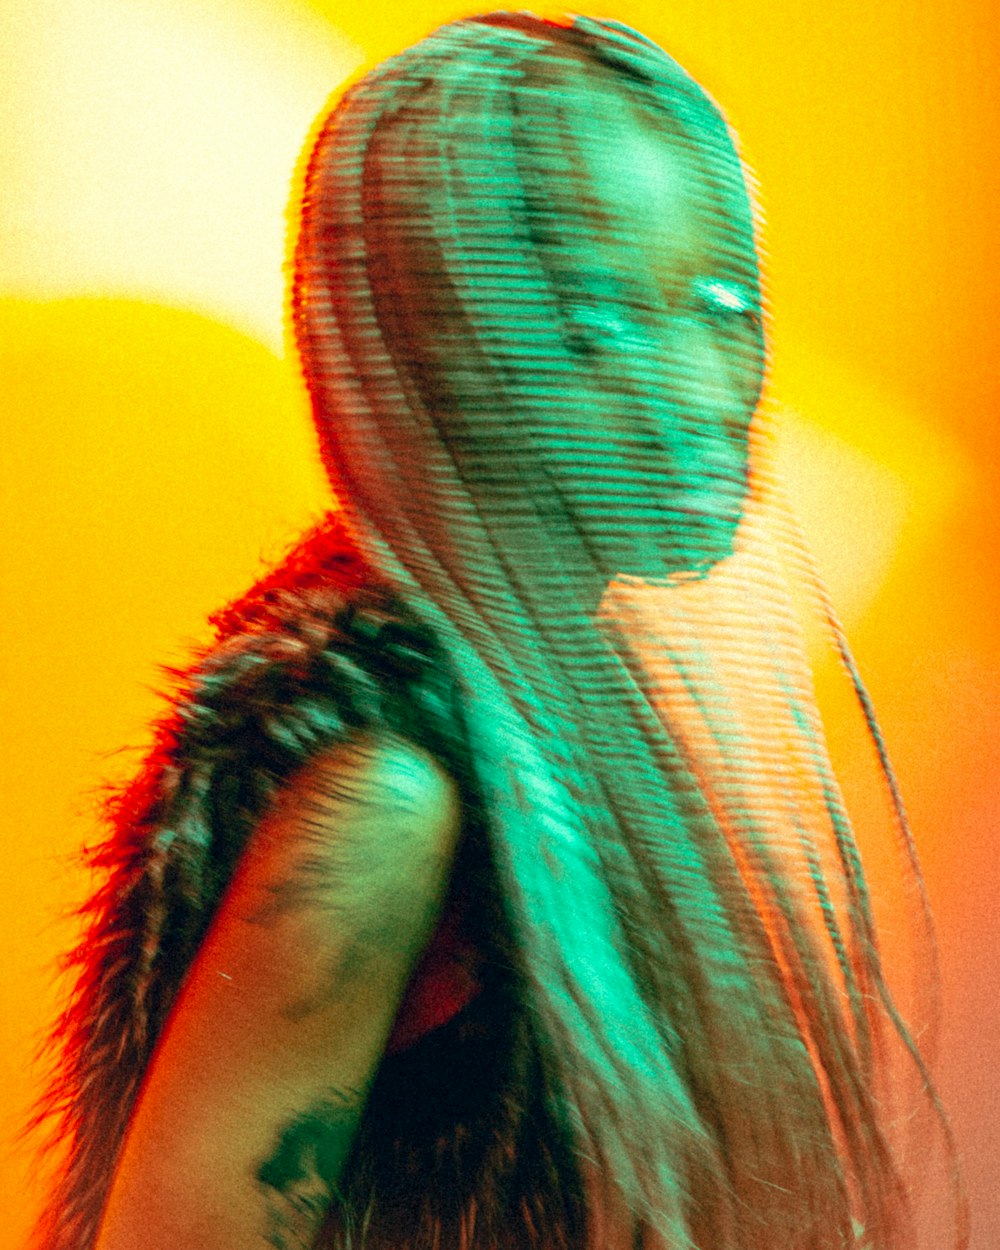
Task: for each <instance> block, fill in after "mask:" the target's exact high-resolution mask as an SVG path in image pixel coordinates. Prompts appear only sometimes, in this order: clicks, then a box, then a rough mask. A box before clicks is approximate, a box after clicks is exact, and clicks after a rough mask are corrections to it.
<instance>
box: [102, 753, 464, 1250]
mask: <svg viewBox="0 0 1000 1250" xmlns="http://www.w3.org/2000/svg"><path fill="white" fill-rule="evenodd" d="M460 825H461V811H460V801H459V796H458V793H457V788H456V786H455V784H454V782H453V781H452V779H451V778H450V777H449V776H448V775H447V773H446V772H445V771H444V770H443V768H442V767H441V766H440V764H438V763H437V762H436V761H435V760H434V759H433V758H432V757H431V756H430V755H429V754H428V753H427V752H424V751H422V750H421V749H419V748H417V747H415V746H413V745H412V744H409V743H406V742H404V741H402V740H401V739H396V738H388V737H384V736H379V737H374V736H360V735H359V736H357V737H355V738H354V739H352V740H351V742H349V743H347V744H343V745H338V746H337V747H336V748H334V749H333V750H331V751H329V752H327V753H326V754H324V755H321V756H320V757H319V758H317V759H315V760H314V761H313V762H312V763H310V764H309V765H307V766H306V767H305V768H303V769H302V770H301V771H300V772H299V773H298V774H296V776H295V777H294V778H293V779H292V780H291V782H290V783H289V784H288V785H287V786H286V787H284V789H283V790H282V791H281V793H280V794H279V795H278V798H277V800H276V802H275V803H274V805H273V807H272V808H271V809H270V810H269V812H268V813H267V815H266V816H265V817H264V818H263V819H262V820H261V822H260V823H259V825H258V827H257V828H256V829H255V831H254V833H253V835H252V836H251V839H250V841H249V843H248V846H247V848H246V850H245V852H244V854H243V857H242V858H241V860H240V863H239V865H238V868H237V871H236V873H235V875H234V877H233V880H232V882H231V884H230V886H229V889H228V890H227V892H226V894H225V895H224V897H223V900H222V902H221V904H220V907H219V910H218V912H217V914H216V916H215V919H214V921H213V923H212V926H211V928H210V929H209V932H208V934H207V935H206V938H205V940H204V942H203V943H202V946H201V948H200V950H199V952H198V955H197V957H196V959H195V961H194V963H193V964H192V967H191V970H190V972H189V974H188V977H187V979H186V981H185V984H184V986H183V988H182V991H181V993H180V995H179V997H178V1000H177V1002H176V1004H175V1006H174V1008H173V1010H172V1012H171V1016H170V1019H169V1020H168V1022H167V1026H166V1028H165V1030H164V1034H163V1036H162V1038H161V1040H160V1043H159V1045H158V1047H157V1050H156V1053H155V1055H154V1057H153V1061H152V1063H151V1065H150V1070H149V1072H148V1074H147V1079H146V1082H145V1084H144V1087H143V1089H142V1092H141V1094H140V1097H139V1100H138V1102H137V1105H136V1109H135V1112H134V1115H133V1118H132V1123H131V1125H130V1130H129V1133H128V1136H127V1138H126V1142H125V1146H124V1149H123V1151H122V1156H121V1159H120V1161H119V1167H118V1170H117V1173H116V1175H115V1179H114V1183H113V1186H112V1191H111V1197H110V1201H109V1204H108V1208H107V1211H106V1214H105V1221H104V1224H103V1226H102V1233H101V1237H100V1238H99V1242H98V1250H125V1248H126V1247H131V1246H132V1245H134V1244H136V1240H135V1239H136V1237H137V1236H138V1235H139V1233H140V1232H141V1240H142V1242H143V1244H144V1245H145V1246H147V1247H148V1250H157V1247H158V1246H160V1245H162V1246H163V1247H166V1246H168V1245H169V1246H170V1248H171V1250H196V1248H197V1250H201V1247H203V1246H206V1245H211V1246H212V1247H213V1250H230V1247H231V1248H232V1250H236V1247H239V1250H253V1248H254V1247H257V1246H260V1247H261V1248H262V1250H263V1247H265V1246H267V1245H276V1244H280V1245H287V1246H288V1247H292V1246H297V1245H300V1244H301V1245H302V1246H307V1245H308V1244H309V1240H308V1239H306V1232H307V1230H308V1228H309V1227H312V1228H313V1231H315V1227H314V1226H315V1225H318V1222H319V1220H320V1219H321V1217H322V1212H323V1211H324V1210H325V1207H326V1206H327V1205H328V1204H329V1201H330V1198H331V1195H332V1192H333V1186H334V1183H335V1180H336V1176H337V1174H338V1172H339V1167H340V1165H341V1163H342V1162H343V1158H344V1156H345V1155H346V1152H347V1150H348V1148H349V1146H350V1142H351V1139H352V1136H353V1131H354V1128H355V1127H356V1124H357V1120H358V1118H359V1116H360V1114H361V1110H362V1108H363V1103H364V1094H365V1090H366V1088H367V1086H368V1084H369V1082H370V1080H371V1078H372V1076H373V1074H374V1071H375V1069H376V1067H377V1066H378V1062H379V1060H380V1058H381V1054H382V1051H383V1048H384V1046H385V1042H386V1039H387V1037H388V1035H389V1033H390V1031H391V1028H392V1024H393V1020H394V1017H395V1014H396V1011H397V1008H398V1006H399V1002H400V1000H401V997H402V994H403V991H404V989H405V987H406V983H407V980H408V978H409V975H410V973H411V972H412V970H413V967H414V965H415V963H416V961H417V959H418V958H419V956H420V954H421V952H422V951H423V949H424V947H425V946H426V944H427V942H428V940H429V939H430V937H431V934H432V933H433V930H434V926H435V922H436V920H437V917H438V915H439V912H440V908H441V904H442V901H443V898H444V894H445V890H446V888H447V884H448V880H449V877H450V872H451V865H452V862H453V858H454V852H455V849H456V846H457V841H458V835H459V831H460ZM295 1221H299V1223H300V1224H301V1225H302V1228H301V1229H300V1230H299V1232H298V1233H296V1232H295V1230H294V1228H293V1225H294V1223H295ZM282 1222H286V1223H288V1229H287V1230H286V1231H285V1232H283V1233H281V1234H280V1235H281V1236H283V1237H284V1238H285V1239H284V1240H276V1238H277V1237H278V1236H279V1233H278V1231H277V1229H278V1225H279V1224H281V1223H282ZM151 1230H154V1231H153V1235H152V1239H151ZM296 1236H300V1237H302V1238H303V1240H301V1241H297V1240H296V1239H295V1238H296Z"/></svg>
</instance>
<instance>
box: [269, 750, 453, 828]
mask: <svg viewBox="0 0 1000 1250" xmlns="http://www.w3.org/2000/svg"><path fill="white" fill-rule="evenodd" d="M460 808H461V797H460V794H459V789H458V786H457V784H456V782H455V780H454V778H453V777H452V776H451V774H450V773H449V772H448V771H447V769H446V768H445V767H444V765H443V764H442V763H441V762H440V761H439V760H438V759H437V758H436V757H435V756H434V755H432V754H431V752H430V751H428V750H426V749H425V748H423V747H421V746H418V745H417V744H416V743H414V742H411V741H409V740H408V739H405V738H401V737H399V736H397V735H395V734H390V733H388V732H378V733H375V732H364V733H361V732H359V733H356V734H354V735H352V736H351V737H350V738H349V739H347V740H346V741H343V742H340V743H337V744H336V745H334V746H332V747H329V748H327V749H325V750H323V751H321V752H320V753H319V754H317V755H316V756H314V757H313V758H312V759H311V760H310V761H309V762H308V763H307V764H305V765H304V766H303V767H302V768H301V769H299V770H298V771H297V772H296V773H295V774H293V776H292V777H291V778H290V779H289V781H288V782H287V783H286V785H285V786H284V787H283V788H282V790H281V791H280V792H279V794H278V796H277V801H276V809H277V810H278V811H280V812H282V813H284V814H286V815H289V814H291V813H294V812H298V813H300V814H301V815H305V816H308V817H312V818H313V819H314V820H315V821H316V822H317V823H319V824H323V823H328V824H329V823H330V822H332V825H331V828H333V827H336V828H337V829H339V830H343V829H344V828H346V827H358V826H362V825H364V824H366V823H368V822H370V821H371V820H373V819H374V820H377V821H380V822H384V823H388V824H394V825H397V826H398V825H399V824H404V825H405V826H406V828H408V829H410V830H413V831H414V832H416V831H418V830H422V831H423V832H425V833H426V834H428V835H432V834H434V833H435V831H436V832H438V833H440V834H444V833H445V832H446V831H447V830H449V829H450V828H451V827H452V826H453V825H454V823H455V821H456V818H457V817H458V816H459V813H460Z"/></svg>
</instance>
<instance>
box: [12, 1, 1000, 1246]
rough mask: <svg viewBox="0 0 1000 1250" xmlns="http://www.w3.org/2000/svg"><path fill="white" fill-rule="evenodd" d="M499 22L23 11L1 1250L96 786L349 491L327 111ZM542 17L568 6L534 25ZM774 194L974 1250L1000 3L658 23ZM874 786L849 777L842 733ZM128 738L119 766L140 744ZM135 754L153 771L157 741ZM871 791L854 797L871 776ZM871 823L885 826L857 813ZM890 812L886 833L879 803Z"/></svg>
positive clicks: (990, 1118) (162, 4) (15, 68)
mask: <svg viewBox="0 0 1000 1250" xmlns="http://www.w3.org/2000/svg"><path fill="white" fill-rule="evenodd" d="M474 11H476V10H475V9H469V8H461V7H450V6H446V5H430V4H427V3H426V2H420V0H406V2H405V3H395V4H392V5H385V6H376V7H375V9H374V12H373V11H372V6H370V5H368V4H367V3H365V4H362V3H360V2H359V0H354V2H353V3H352V2H350V0H348V2H346V3H344V2H342V3H338V4H337V5H333V4H329V3H327V4H324V3H320V2H319V0H316V2H314V3H309V2H307V0H6V3H5V5H4V6H3V7H2V8H0V51H2V53H3V72H2V74H0V187H2V188H3V190H2V193H0V379H2V388H3V418H2V424H0V438H2V445H3V464H2V490H3V505H4V506H3V518H4V526H3V533H2V535H0V538H2V556H0V560H2V563H0V578H2V593H3V604H4V611H3V613H2V619H0V631H2V636H0V665H2V694H3V698H4V707H3V715H2V719H0V724H2V732H3V734H4V737H5V741H4V742H3V745H2V752H0V760H2V761H3V776H2V781H3V785H2V793H3V800H4V801H3V805H2V820H3V847H4V855H3V861H2V862H3V868H2V878H0V897H2V905H3V928H2V932H3V936H4V939H5V945H6V959H5V975H4V977H3V978H2V980H0V1082H2V1090H3V1092H2V1094H0V1117H2V1118H0V1151H2V1153H0V1204H2V1208H0V1213H2V1216H3V1218H2V1219H0V1250H8V1248H10V1250H13V1248H14V1247H19V1246H21V1245H22V1243H23V1239H24V1236H25V1233H26V1230H27V1227H28V1223H29V1220H30V1216H31V1213H32V1210H33V1208H34V1204H35V1203H36V1202H37V1194H38V1180H37V1178H35V1177H33V1176H32V1172H31V1164H30V1156H29V1155H28V1154H27V1153H26V1152H25V1151H24V1150H23V1149H19V1148H17V1147H15V1146H13V1145H8V1143H12V1142H13V1137H14V1128H15V1126H16V1124H17V1123H18V1122H19V1119H20V1117H22V1116H23V1112H24V1107H25V1105H26V1102H27V1100H28V1098H29V1097H30V1094H31V1092H32V1090H33V1087H34V1084H33V1081H34V1078H33V1076H32V1073H31V1070H30V1068H29V1055H30V1050H31V1045H32V1043H33V1041H34V1040H35V1039H36V1037H37V1035H38V1033H39V1030H40V1029H41V1028H42V1026H43V1024H44V1022H45V1020H46V1019H47V1017H48V1016H49V1015H50V1013H51V1011H52V1005H53V1003H54V1001H55V997H54V988H53V985H52V978H51V973H50V964H51V961H52V959H53V957H54V955H55V954H56V952H57V951H59V950H60V949H63V948H65V946H66V944H67V942H68V941H69V939H70V937H71V934H72V926H71V925H70V924H69V923H68V922H66V921H64V920H60V919H59V914H60V911H61V909H64V908H65V907H66V906H68V905H69V904H70V903H72V902H73V901H74V900H76V899H79V898H80V897H81V894H82V893H83V891H84V890H85V888H86V881H85V880H84V878H83V875H82V873H81V872H80V870H79V869H78V868H76V867H75V866H74V861H73V856H74V854H75V852H76V849H77V847H78V846H79V845H80V843H81V842H82V841H83V840H84V839H85V838H90V837H92V836H93V834H94V830H95V824H94V811H95V806H96V802H97V799H98V798H99V788H100V785H101V783H102V781H105V780H116V779H118V778H120V777H122V776H124V775H126V774H127V773H128V772H129V771H130V769H131V768H132V767H134V764H135V761H136V759H137V752H138V750H139V749H141V748H142V747H143V746H144V745H145V743H146V740H147V739H146V733H147V729H146V726H147V723H148V721H149V718H150V717H151V715H152V714H153V713H154V712H156V711H157V710H159V708H160V706H161V704H160V701H159V700H158V698H157V696H156V694H155V692H154V691H155V688H156V687H157V686H162V685H163V679H162V674H160V672H159V670H158V667H157V666H158V665H159V664H162V663H171V662H174V663H176V662H182V661H183V659H184V658H185V655H186V647H187V645H188V643H190V642H193V641H196V640H200V639H202V638H204V637H206V636H207V635H206V628H205V615H206V613H207V612H209V611H211V610H213V609H214V608H216V607H218V606H219V605H220V603H221V602H222V601H223V600H224V599H226V598H228V597H230V596H232V595H235V594H236V593H238V592H239V591H240V590H241V589H243V588H244V587H245V585H246V584H247V583H248V581H249V580H250V579H251V578H252V577H253V575H254V573H255V571H256V570H257V569H258V567H259V563H260V561H261V559H268V558H271V557H274V556H276V555H277V554H278V553H280V551H281V550H282V549H283V547H284V545H285V544H286V543H287V542H288V541H289V540H290V539H291V538H292V537H293V536H294V535H295V533H296V532H298V531H299V530H300V529H301V528H302V527H303V526H304V525H305V524H306V523H308V521H309V520H311V519H312V518H313V517H314V516H315V515H316V513H317V512H318V511H319V510H320V509H322V508H323V507H325V506H326V503H327V497H326V494H325V490H324V482H323V478H322V474H321V472H320V468H319V463H318V459H317V457H316V453H315V451H314V447H313V442H312V438H311V431H310V429H309V426H308V422H307V417H306V412H305V407H304V403H303V399H302V395H301V393H300V390H299V387H298V383H297V379H296V375H295V372H294V368H293V366H292V364H291V362H289V361H287V360H286V359H285V344H284V334H283V312H282V309H283V275H282V263H283V258H284V253H285V229H286V226H285V201H286V199H287V195H288V189H289V186H290V180H291V175H292V170H293V167H294V165H295V162H296V159H297V157H298V152H299V148H300V146H301V144H302V142H303V140H304V138H305V136H306V133H307V131H308V130H309V128H310V126H311V124H312V122H313V119H314V117H315V115H316V114H317V113H318V111H319V110H320V109H321V107H322V106H323V103H324V100H325V99H326V97H327V95H328V94H329V93H330V92H331V91H332V90H333V89H334V88H335V87H336V85H337V84H338V82H339V81H341V80H342V79H343V78H344V77H345V76H346V75H347V74H349V73H351V72H352V71H354V70H355V69H356V68H357V66H358V65H360V64H361V63H362V62H364V61H371V60H378V59H380V58H381V57H382V56H384V55H386V54H388V53H390V52H392V51H395V50H397V49H398V48H400V47H402V46H404V45H405V44H407V43H409V42H412V41H413V40H414V39H416V38H418V37H420V36H421V35H422V34H424V33H426V32H427V31H428V30H429V29H430V28H431V27H433V26H435V25H437V24H439V23H440V22H442V21H445V20H448V19H450V18H452V17H456V16H459V15H460V14H462V13H464V12H474ZM535 11H536V12H543V11H551V12H557V11H558V10H555V9H552V10H546V9H540V8H537V7H536V9H535ZM590 11H591V12H593V13H594V14H596V15H598V16H614V17H617V18H619V19H620V20H623V21H625V22H628V23H629V24H631V25H633V26H636V27H637V28H639V29H640V30H643V31H644V32H646V33H647V34H649V35H650V36H652V37H653V38H654V39H656V40H657V41H659V42H660V43H662V44H663V45H664V46H665V47H666V48H667V49H668V50H669V51H671V53H672V54H673V55H674V56H675V57H676V58H677V59H678V60H680V61H681V62H682V64H684V65H685V66H686V67H687V68H688V69H689V70H690V71H691V72H692V73H693V74H694V75H695V77H697V78H698V79H699V80H700V81H701V82H702V83H703V84H704V85H705V86H706V87H707V88H708V89H709V90H710V91H711V92H712V94H713V95H714V96H715V97H716V98H717V99H718V100H719V101H720V102H722V104H723V105H724V107H725V109H726V111H727V113H728V115H729V116H730V119H731V120H732V121H733V123H734V125H735V126H736V128H737V129H738V131H739V132H740V134H741V137H742V140H743V145H744V152H745V155H746V156H747V158H748V159H749V161H750V162H751V164H752V165H753V166H754V168H755V169H756V171H757V173H758V176H759V178H760V182H761V185H762V188H763V204H764V209H765V213H766V242H767V245H768V250H769V259H768V276H769V283H770V291H771V298H772V302H773V305H774V310H775V324H774V372H773V389H774V394H775V396H776V398H777V399H778V400H779V401H780V402H781V403H782V404H783V405H784V406H785V408H786V410H787V418H786V422H785V434H784V438H783V443H782V456H783V461H784V465H785V469H786V472H787V474H788V478H789V482H790V488H791V493H792V496H793V499H794V501H795V503H796V505H797V507H798V509H799V511H800V513H801V515H802V516H803V519H804V523H805V528H806V530H807V533H808V536H809V538H810V541H811V543H812V545H813V547H814V549H815V550H816V552H817V555H818V558H819V563H820V565H821V568H822V569H823V571H824V573H825V574H826V576H827V579H828V581H829V583H830V586H831V589H832V592H833V597H834V600H835V602H836V603H837V605H838V607H839V608H840V609H841V611H842V614H843V616H844V617H845V619H846V622H847V625H848V627H849V633H850V636H851V639H852V643H853V645H854V649H855V653H856V655H857V658H858V661H859V664H860V666H861V668H862V672H863V673H864V675H865V677H866V679H867V681H868V683H869V687H870V689H871V692H872V695H873V698H874V700H875V704H876V708H877V709H878V712H879V716H880V719H881V722H882V725H883V728H884V732H885V735H886V738H887V740H888V744H889V748H890V751H891V753H892V756H893V758H894V761H895V763H896V767H897V770H898V772H899V775H900V780H901V783H902V786H903V791H904V794H905V795H906V797H907V800H908V805H909V809H910V814H911V817H912V821H913V825H914V828H915V831H916V836H917V839H918V842H919V845H920V848H921V852H922V854H923V858H924V866H925V870H926V873H927V877H928V884H929V888H930V892H931V897H932V900H933V902H934V904H935V907H936V910H937V916H938V924H939V929H940V937H941V945H942V956H943V972H944V996H945V1009H946V1024H947V1029H946V1035H945V1042H946V1048H945V1053H944V1056H943V1059H942V1063H941V1067H940V1074H941V1082H942V1086H943V1089H944V1093H945V1096H946V1099H947V1101H948V1104H949V1106H950V1109H951V1112H952V1116H953V1119H954V1122H955V1126H956V1130H957V1133H958V1137H959V1142H960V1145H961V1147H962V1149H963V1151H964V1153H965V1162H966V1173H967V1180H968V1183H969V1187H970V1191H971V1195H972V1200H973V1208H974V1243H973V1244H974V1247H975V1250H990V1248H991V1247H993V1246H994V1245H997V1244H1000V1205H998V1200H997V1197H996V1193H997V1187H996V1183H995V1170H996V1163H997V1160H998V1158H1000V1149H998V1147H1000V1129H998V1125H1000V1082H998V1078H997V1076H996V1070H997V1050H996V1044H995V1040H994V1039H995V1038H996V1037H997V1036H998V1034H1000V995H998V994H997V992H996V988H995V983H996V978H995V971H994V970H995V968H996V967H997V965H998V959H1000V923H998V920H997V907H996V905H995V899H996V897H997V883H996V863H997V858H998V855H997V848H998V846H1000V750H998V748H1000V663H998V661H1000V646H998V631H997V628H996V616H997V607H998V603H1000V594H998V590H1000V577H998V573H997V569H996V562H997V553H998V544H997V537H998V531H1000V525H998V522H997V519H996V511H997V507H996V505H997V492H996V464H997V460H998V451H1000V434H998V423H997V420H996V414H997V410H998V409H997V400H998V389H1000V388H998V383H997V373H996V368H995V359H996V354H997V346H998V344H997V341H996V339H997V327H998V325H1000V316H998V312H997V303H998V294H1000V292H998V289H997V280H996V275H997V273H998V272H1000V254H998V253H1000V246H998V242H997V237H998V231H997V220H996V215H995V211H994V207H995V205H996V204H997V202H998V201H1000V177H998V169H1000V161H998V157H997V153H996V151H995V146H996V144H995V138H996V134H997V133H998V128H997V123H998V120H1000V119H998V112H1000V107H998V98H1000V72H998V65H1000V57H998V47H997V43H998V38H1000V35H998V32H1000V20H998V18H1000V14H998V13H997V11H996V5H995V0H924V2H923V3H913V0H883V2H882V3H880V4H872V3H870V0H827V2H826V3H824V4H822V5H817V4H806V3H801V2H800V3H797V4H796V3H792V2H791V0H785V3H778V4H771V5H762V4H760V3H759V0H752V2H751V0H671V2H670V3H669V4H666V5H665V4H663V3H662V2H661V0H656V2H655V3H639V2H638V0H633V2H627V0H622V2H621V3H617V4H615V5H614V6H613V7H607V8H605V7H603V6H602V7H598V8H595V9H592V10H590ZM830 733H831V745H832V748H833V749H834V752H835V755H839V759H838V762H839V763H840V764H841V767H842V768H843V769H844V772H845V784H846V785H847V787H848V789H849V790H850V788H851V779H852V776H853V775H854V773H857V774H858V775H859V776H860V775H861V773H863V772H864V771H865V769H867V768H868V767H869V765H870V761H867V760H861V759H855V758H854V757H853V755H852V754H851V752H852V751H853V750H856V749H857V747H856V745H852V746H849V745H848V742H849V741H850V742H852V743H856V739H853V738H851V739H849V736H848V733H847V728H846V721H845V724H844V726H842V725H841V723H840V721H839V720H838V719H837V718H836V717H834V720H833V723H831V725H830ZM126 748H128V749H126ZM132 748H134V749H132ZM859 793H860V787H859ZM861 801H863V800H861ZM861 814H862V815H863V813H861Z"/></svg>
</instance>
